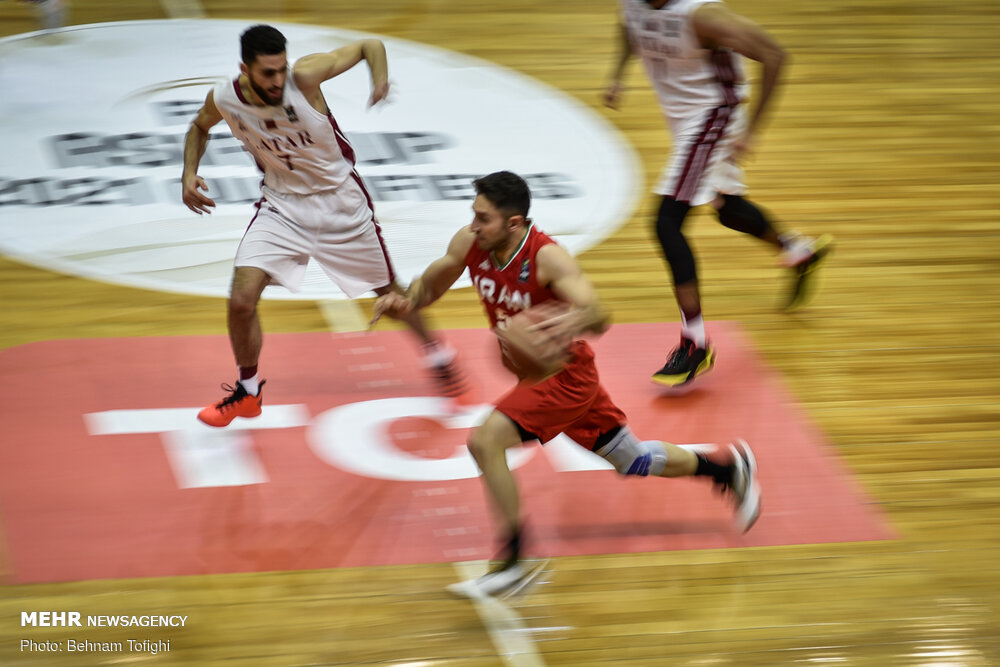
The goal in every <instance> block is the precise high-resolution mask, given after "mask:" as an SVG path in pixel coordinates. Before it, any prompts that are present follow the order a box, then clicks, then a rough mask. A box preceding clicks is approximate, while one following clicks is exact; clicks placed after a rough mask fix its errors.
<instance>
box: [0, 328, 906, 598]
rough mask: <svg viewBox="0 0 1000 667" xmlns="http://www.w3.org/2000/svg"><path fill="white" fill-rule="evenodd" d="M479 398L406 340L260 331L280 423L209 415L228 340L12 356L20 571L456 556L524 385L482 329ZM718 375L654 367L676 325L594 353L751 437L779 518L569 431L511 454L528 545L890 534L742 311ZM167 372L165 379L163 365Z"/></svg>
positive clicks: (112, 574) (610, 548)
mask: <svg viewBox="0 0 1000 667" xmlns="http://www.w3.org/2000/svg"><path fill="white" fill-rule="evenodd" d="M445 333H446V335H447V336H448V338H449V339H450V340H451V341H452V343H453V344H454V345H456V346H457V347H458V348H459V349H460V350H461V352H462V359H463V363H464V365H465V368H466V370H467V372H468V373H469V374H470V375H471V376H472V377H473V378H474V379H475V382H476V385H477V386H476V391H477V392H478V394H479V396H480V398H481V399H482V403H483V405H480V406H478V407H475V406H474V407H473V408H470V409H469V410H467V411H460V412H454V411H452V410H451V409H450V408H449V406H448V405H447V404H446V403H445V402H443V401H441V400H439V399H437V398H434V395H433V391H432V387H431V385H430V383H429V381H428V380H427V379H426V377H425V375H424V373H423V371H422V369H421V368H420V367H419V364H418V362H417V360H416V359H415V358H414V357H415V346H414V345H413V343H412V342H411V340H410V338H409V337H408V336H407V335H406V334H405V333H403V332H397V331H389V332H376V333H369V334H340V335H330V334H322V333H317V334H278V335H268V336H266V339H265V347H264V356H263V358H262V362H261V371H262V375H263V376H264V377H266V378H267V380H268V383H267V385H266V387H265V408H264V414H263V415H262V416H261V417H259V418H257V419H254V420H239V419H238V420H237V421H236V422H234V423H233V424H232V426H230V427H229V428H226V429H210V428H209V427H205V426H202V425H201V424H199V423H198V422H197V421H196V420H195V415H196V413H197V411H198V409H199V408H200V407H202V405H204V404H206V403H208V402H210V401H212V400H218V399H219V398H221V396H222V393H221V391H220V390H219V389H218V386H217V383H218V382H220V381H231V376H232V375H233V368H232V364H231V361H230V352H229V344H228V341H227V340H226V339H225V338H224V337H172V338H134V339H88V340H66V341H52V342H44V343H36V344H31V345H25V346H22V347H17V348H12V349H8V350H4V351H2V352H0V378H2V380H3V381H2V382H0V410H2V414H3V423H4V436H3V439H2V445H0V517H2V521H3V531H4V542H5V544H6V547H7V549H8V552H9V553H8V554H7V558H6V560H7V561H8V562H9V563H10V569H11V573H10V575H9V581H10V582H18V583H28V582H43V581H65V580H82V579H95V578H118V577H147V576H165V575H184V574H204V573H220V572H249V571H265V570H295V569H313V568H330V567H350V566H360V565H380V564H401V563H425V562H448V561H464V560H475V559H482V558H488V557H490V556H491V555H492V553H493V549H494V547H495V545H494V544H493V541H492V540H493V530H492V524H491V520H490V513H489V509H488V507H487V505H486V501H485V499H484V497H483V492H482V489H481V486H480V482H479V480H478V479H477V478H476V477H475V475H476V471H475V467H474V465H473V464H472V461H471V457H469V455H468V452H467V451H466V449H465V447H464V442H465V437H466V433H467V431H468V428H469V427H470V426H472V425H474V424H475V423H476V420H477V419H479V418H481V416H482V414H483V410H485V409H486V404H488V403H489V402H490V401H491V400H492V399H494V398H496V397H498V396H499V395H500V394H501V393H503V392H504V391H506V390H507V389H508V388H509V387H510V386H511V384H512V380H511V378H510V376H509V375H508V374H507V373H506V371H504V370H503V369H502V368H500V365H499V359H498V353H497V350H496V344H495V340H494V338H493V337H492V335H491V334H490V333H489V332H488V331H486V330H459V331H448V332H445ZM709 333H710V335H711V337H712V339H713V341H714V343H715V345H716V347H717V349H718V351H719V361H718V364H717V366H716V369H715V371H713V372H712V373H711V374H709V375H708V376H706V377H705V378H704V379H703V384H701V385H700V387H699V388H697V389H695V390H694V391H692V392H691V393H690V394H688V395H686V396H683V397H670V396H666V395H664V393H663V391H662V389H661V388H659V387H657V386H656V385H654V384H652V383H650V382H649V380H648V375H649V373H650V372H651V370H652V368H653V367H654V366H656V365H657V363H658V362H660V361H661V360H660V358H659V357H660V353H661V350H665V349H666V348H667V347H669V346H670V345H672V344H673V343H674V341H675V340H676V338H677V329H676V325H674V324H637V325H618V326H615V327H613V328H612V329H611V331H610V332H608V333H607V334H606V335H605V336H604V337H603V338H601V339H600V340H598V341H597V342H596V344H595V347H596V349H597V355H598V366H599V368H600V370H601V373H602V378H603V381H604V384H605V385H606V386H607V388H608V390H609V391H610V393H611V395H612V396H613V397H614V399H615V401H616V402H617V403H618V404H619V406H620V407H622V408H623V409H624V410H625V411H626V412H627V413H628V414H629V417H630V420H631V424H632V427H633V430H634V431H635V432H636V433H637V434H638V435H639V437H641V438H643V439H653V438H658V439H663V440H669V441H671V442H674V443H678V444H699V443H723V444H724V443H726V442H728V441H730V440H732V439H734V438H736V437H743V438H746V439H747V440H748V441H749V442H750V443H751V444H752V445H753V446H754V448H755V451H756V452H757V456H758V460H759V464H760V468H761V475H760V476H761V481H762V484H763V492H764V496H763V513H762V516H761V519H760V521H759V522H758V524H757V526H756V527H755V528H754V529H753V530H752V531H751V532H750V533H749V534H748V535H745V536H744V535H740V534H738V533H737V532H736V531H735V530H734V529H733V528H732V527H731V520H730V511H729V508H728V507H727V506H726V504H725V502H724V501H723V500H722V499H721V498H720V497H719V496H716V495H715V494H713V493H712V491H711V489H710V485H709V484H707V483H706V482H704V481H703V480H693V479H685V480H662V479H632V478H627V479H623V478H620V477H619V476H618V475H617V474H615V473H614V472H612V471H610V470H607V469H603V468H604V462H603V461H602V460H601V459H599V458H597V457H594V456H592V455H590V454H588V453H587V452H584V451H583V450H582V449H581V448H579V447H577V446H576V445H574V444H573V443H570V442H568V441H566V440H565V439H558V440H557V441H554V442H553V443H550V444H549V445H547V446H546V447H544V448H540V447H538V446H537V445H533V446H529V447H526V448H524V450H523V451H521V452H516V453H514V454H513V464H514V465H517V466H518V467H517V470H516V475H517V478H518V480H519V484H520V487H521V490H522V494H523V503H522V506H523V509H524V511H525V513H526V515H527V516H528V521H529V527H530V538H531V542H530V550H529V553H530V555H538V556H564V555H581V554H598V553H626V552H638V551H663V550H675V549H706V548H720V547H742V546H760V545H773V544H794V543H812V542H837V541H854V540H874V539H887V538H891V537H892V533H891V531H890V530H889V529H888V528H887V526H886V524H885V523H884V520H883V519H882V518H881V516H880V515H879V513H878V510H877V508H876V507H875V506H874V505H872V504H871V503H870V501H868V500H867V499H866V498H865V497H864V495H863V494H862V493H861V492H860V491H859V489H858V487H857V485H856V484H855V483H854V482H853V481H852V480H851V479H850V477H849V476H848V474H847V473H846V471H845V470H844V468H843V467H842V466H841V464H840V463H839V462H838V461H837V459H836V457H835V455H834V453H833V451H832V450H831V449H830V448H829V447H828V446H827V443H826V442H825V441H824V439H823V436H822V434H821V433H819V432H818V431H817V429H816V428H815V427H814V426H813V425H811V424H810V422H809V421H808V419H807V418H806V416H805V415H804V414H803V413H802V411H801V410H800V409H799V408H798V407H796V405H795V403H794V401H793V399H792V398H791V397H790V396H789V395H788V393H787V392H786V391H785V390H784V389H783V388H782V386H781V383H780V381H779V380H778V378H777V377H776V374H775V373H774V372H773V371H772V370H770V369H769V368H768V367H767V366H766V365H765V364H764V363H763V362H762V360H761V359H760V358H759V356H758V355H757V354H756V353H755V352H754V350H753V348H752V346H751V345H750V342H749V340H748V339H747V338H746V337H745V336H744V335H743V334H742V333H741V332H740V330H739V328H738V327H737V326H736V325H734V324H732V323H725V322H717V323H712V324H711V325H710V327H709ZM164 369H168V372H166V373H164Z"/></svg>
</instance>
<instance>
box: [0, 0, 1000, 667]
mask: <svg viewBox="0 0 1000 667" xmlns="http://www.w3.org/2000/svg"><path fill="white" fill-rule="evenodd" d="M68 4H69V20H70V22H71V23H78V24H85V23H93V22H103V21H112V20H125V19H158V18H167V17H169V16H179V15H183V14H184V13H185V12H191V11H192V10H193V9H197V8H198V5H197V3H184V2H179V3H168V2H164V3H162V4H160V3H156V2H152V1H148V2H147V1H142V2H129V3H113V2H107V1H106V0H72V1H71V2H69V3H68ZM730 5H731V6H732V7H733V8H734V9H736V10H737V11H740V12H741V13H744V14H746V15H748V16H750V17H752V18H754V19H755V20H756V21H757V22H759V23H761V24H762V25H764V26H765V27H767V28H768V29H769V30H770V31H771V32H772V33H773V34H774V35H775V36H776V37H777V38H778V39H779V40H780V41H781V42H782V43H783V44H784V46H785V47H786V48H787V49H788V50H789V52H790V54H791V65H790V71H789V73H788V76H787V78H786V81H785V86H784V87H783V89H782V92H781V95H780V100H779V103H778V106H777V108H776V110H775V112H774V114H773V115H772V116H771V118H770V122H769V124H768V128H767V131H766V134H765V136H764V137H763V141H762V142H761V144H760V146H759V147H758V151H757V153H756V155H755V156H754V158H753V159H752V161H751V162H750V163H749V164H748V178H749V185H750V187H751V194H752V197H753V199H755V200H757V201H759V202H761V203H762V204H763V205H764V206H766V207H767V208H768V209H769V210H770V211H771V212H772V213H773V214H774V216H775V217H776V218H777V219H778V220H780V221H782V222H783V223H785V224H787V225H788V226H794V227H795V228H796V229H799V230H801V231H803V232H807V233H820V232H829V233H832V234H834V235H835V237H836V241H837V248H836V251H835V254H834V255H833V257H832V259H831V261H830V264H829V267H828V269H827V270H826V272H825V274H824V276H823V284H822V289H821V292H820V293H819V295H818V297H817V299H816V301H815V302H814V303H813V304H812V305H811V306H810V307H809V308H807V309H806V310H804V311H802V312H800V313H798V314H795V315H785V314H782V313H780V312H778V311H777V309H776V308H775V304H776V303H777V301H778V298H779V295H780V290H781V289H782V287H783V282H782V280H781V279H782V277H783V276H781V274H780V273H779V270H778V269H776V268H774V267H773V258H772V257H771V255H770V254H768V252H767V251H766V250H765V249H764V248H762V247H758V246H756V245H755V244H754V243H753V242H752V241H750V240H747V239H745V238H742V237H740V236H739V235H737V234H735V233H733V232H730V231H728V230H725V229H723V228H721V227H720V226H719V225H717V224H715V223H714V222H713V220H712V219H711V218H710V217H709V216H707V215H705V214H701V213H699V214H697V215H695V216H694V217H693V218H692V219H691V220H690V221H689V222H688V226H689V233H690V238H691V239H692V242H693V244H694V245H695V247H696V252H697V253H698V256H699V261H700V266H701V270H702V289H703V298H704V304H705V311H706V317H707V318H708V319H709V320H722V319H724V320H734V321H737V322H739V323H740V325H741V326H742V327H743V328H744V329H745V330H746V331H748V332H749V334H750V335H751V337H752V340H753V342H754V344H755V345H756V346H757V348H758V349H759V350H760V351H761V352H762V354H763V355H764V357H765V358H766V360H767V361H768V362H769V363H770V364H771V365H772V366H773V367H774V368H776V369H777V370H778V371H779V372H780V373H781V374H782V375H783V377H784V379H785V381H786V382H787V384H788V386H789V387H790V388H791V390H792V391H793V393H794V394H795V396H796V397H797V399H798V401H799V402H800V404H801V405H802V406H803V409H804V410H805V412H806V413H807V414H808V416H809V417H810V418H811V419H812V420H813V421H814V422H815V423H816V424H817V425H818V426H819V427H820V428H821V429H822V431H823V432H824V433H825V434H826V436H827V438H828V439H829V441H830V442H831V443H832V444H833V446H834V448H835V450H836V453H837V454H838V455H839V457H840V458H841V459H842V460H843V461H844V462H845V464H846V466H847V467H848V468H849V469H850V470H851V472H852V473H853V474H854V476H855V478H856V480H857V481H858V483H859V485H860V486H861V487H862V488H863V489H864V490H865V491H866V492H867V493H868V494H869V495H870V496H871V497H872V498H873V499H874V500H875V501H876V502H877V503H878V504H879V506H880V508H881V510H882V511H883V512H884V513H885V514H886V516H887V517H888V519H889V521H890V522H891V525H892V527H893V529H894V530H895V531H896V532H897V533H898V535H899V538H898V539H896V540H889V541H880V542H866V543H840V544H821V545H798V546H786V547H767V548H754V549H732V550H724V551H717V550H716V551H684V552H663V553H651V554H636V555H626V556H617V555H608V556H599V557H593V556H591V557H575V558H564V559H558V560H557V561H556V562H554V563H553V568H554V570H555V573H556V576H555V577H554V578H553V580H552V582H551V583H550V584H548V585H546V586H543V587H540V588H539V589H538V590H537V591H536V592H535V593H533V594H532V595H531V596H529V597H527V598H525V599H524V600H522V601H520V602H517V603H513V604H512V605H511V610H512V611H514V612H516V613H517V615H518V616H519V618H520V619H521V622H523V623H524V624H525V625H526V626H528V627H531V628H534V629H535V631H534V632H530V633H529V632H520V633H516V632H515V635H516V636H519V637H522V638H524V639H525V641H526V642H527V644H528V645H529V646H528V648H524V647H522V648H524V650H522V651H521V652H517V651H515V653H514V654H512V655H508V656H502V655H500V653H501V650H500V649H498V648H497V644H496V642H495V641H494V637H493V635H492V634H491V633H490V632H488V631H487V627H493V629H495V628H496V627H497V624H499V625H503V623H505V622H508V621H509V619H508V621H504V620H503V618H499V617H498V616H496V615H495V616H493V617H492V618H493V620H492V623H493V625H492V626H490V622H486V621H484V616H483V613H485V612H480V613H477V612H476V611H475V610H473V608H472V606H471V605H465V604H459V603H456V602H455V601H453V600H450V599H447V598H445V597H444V596H443V595H438V594H428V593H427V591H430V590H433V591H438V590H440V589H441V587H443V586H444V585H446V584H447V583H450V582H451V581H454V579H455V569H454V567H453V566H451V565H449V564H441V565H433V564H432V565H421V566H408V567H384V568H359V569H339V570H324V571H311V572H290V573H285V572H276V573H258V574H241V575H216V576H205V577H183V578H163V579H143V580H128V581H97V582H74V583H63V584H47V585H20V586H5V587H3V588H2V589H0V590H2V596H0V619H2V620H0V663H2V664H5V665H8V664H10V665H35V664H40V665H45V664H118V663H124V662H127V658H128V657H127V656H122V655H108V656H100V655H97V654H93V655H89V656H87V657H85V658H81V657H79V656H77V657H72V658H71V657H69V656H65V655H63V656H39V655H29V654H25V653H22V652H20V651H19V650H18V646H17V642H18V640H19V638H20V637H21V636H22V634H21V628H20V625H19V622H18V620H17V619H18V618H19V615H20V611H22V610H30V609H79V610H81V611H84V612H85V613H86V612H87V611H88V610H98V609H107V608H108V606H109V604H111V603H117V604H122V605H127V607H128V608H132V609H157V610H163V611H162V613H187V612H186V611H185V610H192V609H196V610H197V611H198V615H199V618H200V619H201V622H199V624H198V625H197V626H194V627H192V628H190V629H188V631H186V632H185V634H184V638H183V641H180V640H178V641H175V644H174V646H173V647H172V649H171V651H170V652H169V653H161V654H158V655H156V656H152V657H148V658H145V659H143V660H141V661H142V662H148V663H152V664H178V665H182V664H183V665H229V664H238V665H360V664H384V665H399V666H402V665H408V666H411V667H416V666H418V665H419V666H421V667H424V666H431V665H435V666H437V665H449V666H452V665H454V666H463V665H470V666H478V665H483V666H486V665H501V664H546V665H574V666H576V665H579V666H582V665H603V664H618V663H621V664H629V665H692V666H694V665H699V666H702V665H739V666H743V665H784V664H842V665H851V666H854V665H963V666H977V667H978V666H986V665H997V664H1000V453H998V443H1000V227H998V222H1000V220H998V218H1000V113H998V111H997V109H998V108H1000V85H998V83H997V82H998V81H1000V38H998V37H997V35H998V34H1000V6H998V5H997V4H996V3H995V2H993V1H992V0H967V1H964V2H957V3H945V4H942V3H939V2H932V1H931V0H908V1H904V0H851V1H849V2H844V3H819V2H794V1H793V0H775V1H773V2H765V1H764V0H732V2H730ZM200 7H201V8H202V9H203V11H204V15H205V16H207V17H211V18H228V19H246V20H247V21H248V23H249V22H258V21H269V20H270V21H286V22H302V23H313V24H318V25H329V26H337V27H341V28H348V29H353V30H359V31H365V32H371V33H376V34H382V35H389V36H395V37H400V38H405V39H409V40H413V41H417V42H424V43H428V44H433V45H436V46H439V47H442V48H446V49H450V50H454V51H458V52H462V53H467V54H470V55H473V56H476V57H479V58H483V59H487V60H490V61H493V62H496V63H499V64H501V65H504V66H506V67H509V68H512V69H515V70H518V71H520V72H523V73H524V74H527V75H530V76H532V77H536V78H537V79H540V80H541V81H544V82H545V83H547V84H549V85H552V86H555V87H557V88H559V89H561V90H563V91H565V92H567V93H568V94H570V95H572V96H574V97H575V98H576V99H578V100H579V101H580V102H582V103H583V104H585V105H588V106H590V107H592V108H593V109H594V110H595V111H596V112H597V113H599V114H602V115H604V116H606V117H607V118H608V119H609V120H610V121H611V122H612V123H614V124H615V125H616V126H617V127H618V128H619V129H620V130H621V131H622V132H623V133H624V135H625V137H626V138H627V139H628V140H629V141H630V142H631V143H632V144H633V145H634V147H635V148H636V150H637V151H638V153H639V155H640V157H641V160H642V166H643V170H644V176H645V180H646V183H645V185H644V187H643V192H648V189H649V184H650V182H651V181H652V180H653V179H655V177H656V175H657V173H658V171H659V168H660V166H661V163H662V160H663V159H664V157H665V155H666V152H667V150H668V147H669V140H668V137H667V135H666V132H665V130H664V127H663V122H662V119H661V117H660V115H659V111H658V107H657V105H656V104H655V101H654V98H653V95H652V93H651V92H650V91H649V89H648V87H647V86H646V84H645V81H644V79H643V77H642V75H641V72H640V71H639V67H638V66H637V64H633V69H632V71H631V77H630V83H631V89H630V90H629V91H628V93H627V95H626V98H625V101H624V106H623V108H622V110H620V111H617V112H614V111H610V110H607V109H604V108H603V107H601V105H600V102H599V94H600V92H601V89H602V86H603V84H604V82H605V80H606V75H607V72H608V70H609V63H610V59H611V51H612V46H613V36H614V34H615V33H614V31H615V27H614V26H615V18H614V9H613V3H610V2H601V1H599V0H578V1H577V2H574V3H541V2H533V1H528V0H512V1H511V2H506V3H486V2H465V3H459V2H450V1H445V0H385V1H379V0H374V1H371V2H362V1H360V0H341V1H339V2H322V1H319V0H314V1H309V0H299V1H295V0H288V1H278V2H263V1H262V0H244V1H243V2H239V3H237V2H232V1H231V0H219V1H217V0H208V1H206V2H203V3H201V5H200ZM34 28H35V24H34V19H33V15H32V14H31V12H30V8H29V7H27V6H25V5H21V4H16V3H13V2H10V1H8V2H2V3H0V36H6V35H11V34H16V33H19V32H24V31H28V30H32V29H34ZM235 61H236V53H235V45H234V63H235ZM104 75H106V74H105V73H102V72H95V73H94V76H104ZM0 94H3V93H2V92H0ZM78 102H79V103H86V101H85V100H81V101H78ZM0 122H3V120H2V119H0ZM498 157H499V156H498ZM2 159H3V161H4V162H5V163H6V162H8V161H13V160H16V157H14V156H11V155H4V156H3V158H2ZM654 201H655V200H654V198H653V197H652V196H650V195H646V196H644V197H643V198H642V199H641V200H640V201H639V202H638V204H637V207H636V208H635V210H634V211H630V212H623V213H627V215H628V222H627V224H625V225H624V226H623V227H622V228H621V229H620V230H619V231H618V232H617V233H616V234H615V235H614V236H612V237H611V238H609V239H608V240H606V241H605V242H603V243H602V244H601V245H599V246H598V247H596V248H594V249H592V250H590V251H588V252H586V253H585V254H584V255H583V256H582V257H581V262H582V264H583V266H584V268H585V269H586V270H587V271H588V272H589V273H590V275H591V276H592V278H593V279H594V281H595V282H596V284H597V286H598V288H599V290H600V293H601V295H602V297H603V298H604V299H605V300H606V301H607V302H608V303H609V304H610V305H611V307H612V309H613V311H614V315H615V318H616V320H617V321H619V322H653V321H674V320H676V317H677V316H676V311H675V309H674V306H673V302H672V298H671V295H670V290H669V283H668V279H667V275H666V273H665V271H664V268H663V265H662V262H661V260H660V258H659V256H658V253H657V250H656V248H655V247H654V246H653V245H652V243H651V233H650V222H649V220H650V217H651V215H652V212H653V206H654ZM0 220H2V224H3V225H11V224H17V220H16V219H15V218H14V216H12V215H11V212H10V210H3V209H2V208H0ZM624 257H628V264H627V269H625V268H623V267H624V266H625V263H624V262H623V258H624ZM0 279H2V286H3V287H2V290H0V324H2V326H0V346H2V347H3V348H7V347H12V346H15V345H20V344H24V343H28V342H33V341H42V340H49V339H55V338H84V337H108V336H122V337H129V336H146V335H164V334H168V335H173V334H177V335H180V334H195V333H198V334H223V333H224V332H225V324H224V311H223V302H222V301H221V300H218V299H207V298H205V299H203V298H196V297H186V296H178V295H169V294H160V293H155V292H149V291H142V290H137V289H127V288H123V287H117V286H112V285H107V284H103V283H97V282H91V281H87V280H83V279H79V278H75V277H70V276H67V275H60V274H56V273H49V272H45V271H42V270H39V269H36V268H32V267H29V266H27V265H24V264H21V263H19V262H16V261H13V260H10V259H6V258H0ZM362 305H364V306H367V305H368V302H365V303H363V304H362ZM431 315H432V317H433V321H434V324H435V325H437V326H440V327H447V328H453V327H469V326H479V325H480V324H481V315H480V311H479V307H478V305H477V304H476V302H475V300H474V297H473V295H472V294H471V293H470V292H468V291H465V292H460V293H456V294H453V295H451V296H449V297H448V298H447V299H446V301H445V302H444V303H442V304H439V305H437V306H435V307H434V308H433V309H432V311H431ZM263 316H264V318H265V326H266V327H267V329H268V331H274V332H277V331H287V332H295V331H322V330H325V329H326V327H327V323H326V321H325V320H324V318H323V315H322V313H321V312H320V311H319V309H318V308H317V307H316V306H315V305H314V304H311V303H299V302H268V303H265V305H264V306H263ZM665 352H666V349H665V348H664V349H650V350H649V355H650V368H641V369H636V382H645V381H646V377H645V376H646V374H647V372H648V371H650V370H652V368H653V367H655V366H656V365H657V362H658V361H660V358H661V355H662V354H663V353H665ZM166 373H167V374H169V369H167V371H166ZM0 381H2V378H0ZM147 381H148V379H147V378H136V386H137V388H141V386H142V385H143V384H144V383H146V382H147ZM212 381H214V379H213V380H212ZM38 398H39V400H45V397H44V396H39V397H38ZM785 472H786V473H787V474H788V475H793V476H794V475H795V474H796V471H795V470H787V471H785ZM821 520H822V518H821V517H817V521H821ZM65 557H66V558H72V557H73V555H72V554H65ZM493 612H495V614H499V615H501V616H502V610H501V611H497V610H493ZM101 613H104V612H101ZM498 618H499V620H498ZM112 638H113V637H111V636H110V635H109V639H112ZM131 660H132V661H134V662H140V660H139V659H136V658H132V659H131Z"/></svg>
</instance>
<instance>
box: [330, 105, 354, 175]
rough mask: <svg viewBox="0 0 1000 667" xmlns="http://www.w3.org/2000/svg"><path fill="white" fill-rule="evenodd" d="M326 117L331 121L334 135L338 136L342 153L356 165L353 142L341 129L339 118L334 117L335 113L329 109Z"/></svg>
mask: <svg viewBox="0 0 1000 667" xmlns="http://www.w3.org/2000/svg"><path fill="white" fill-rule="evenodd" d="M326 118H327V120H329V121H330V127H332V128H333V136H335V137H336V138H337V145H338V146H340V154H341V155H343V156H344V159H345V160H347V161H348V162H350V163H351V166H352V167H353V166H354V163H355V157H354V148H353V147H352V146H351V142H349V141H348V140H347V135H345V134H344V133H343V132H342V131H341V130H340V126H339V125H337V120H336V119H335V118H334V117H333V114H332V113H330V112H329V111H327V112H326Z"/></svg>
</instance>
